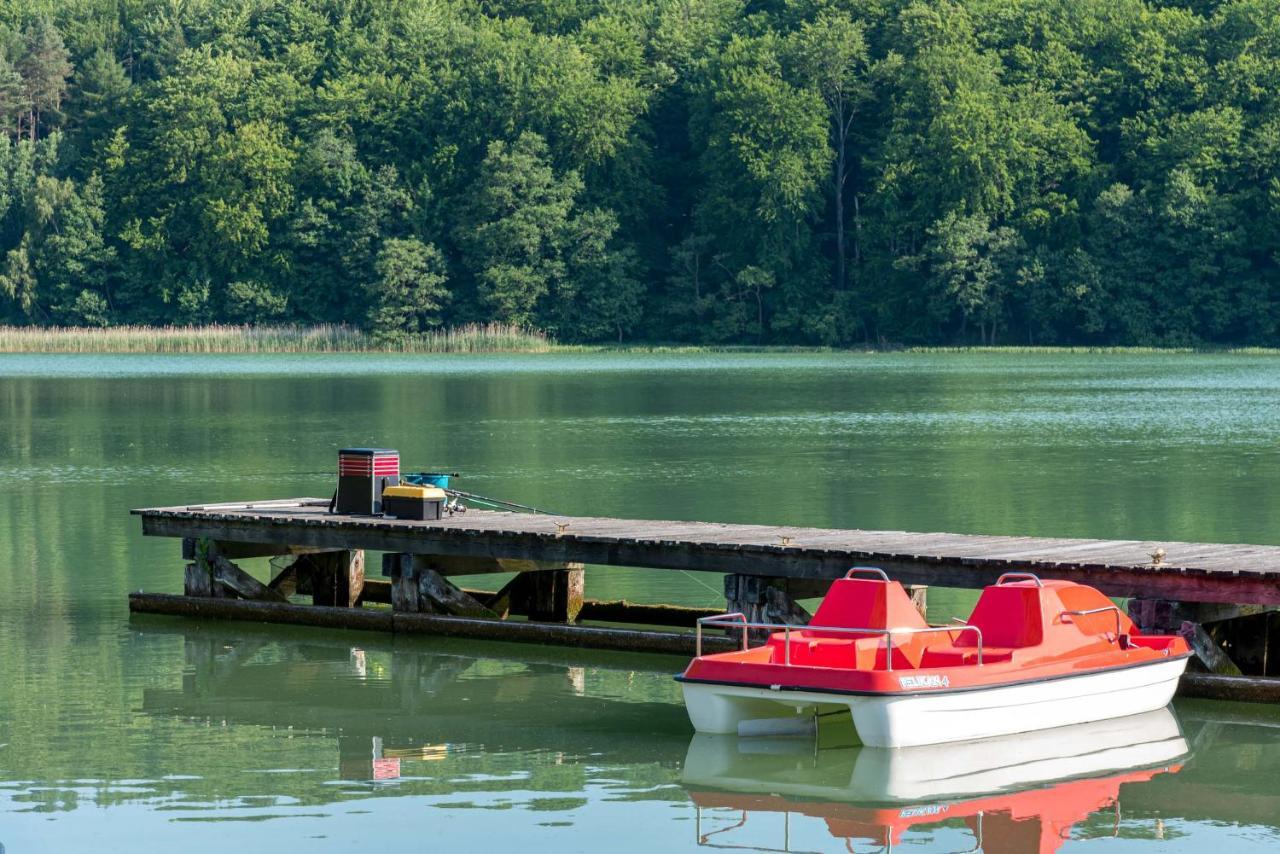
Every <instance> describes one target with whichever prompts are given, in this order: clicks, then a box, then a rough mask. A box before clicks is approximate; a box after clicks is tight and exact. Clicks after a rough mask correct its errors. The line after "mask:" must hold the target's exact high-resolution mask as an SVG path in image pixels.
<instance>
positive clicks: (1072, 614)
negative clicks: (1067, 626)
mask: <svg viewBox="0 0 1280 854" xmlns="http://www.w3.org/2000/svg"><path fill="white" fill-rule="evenodd" d="M1107 611H1113V612H1115V615H1116V640H1117V641H1119V640H1120V628H1121V623H1120V609H1119V608H1118V607H1116V606H1115V605H1106V606H1104V607H1102V608H1089V609H1086V610H1084V611H1063V612H1062V613H1061V614H1059V615H1058V616H1059V617H1088V616H1090V615H1091V614H1103V613H1106V612H1107ZM1070 622H1072V623H1074V622H1075V621H1074V620H1071V621H1070Z"/></svg>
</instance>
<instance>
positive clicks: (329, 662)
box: [142, 623, 688, 782]
mask: <svg viewBox="0 0 1280 854" xmlns="http://www.w3.org/2000/svg"><path fill="white" fill-rule="evenodd" d="M146 630H147V631H148V632H173V633H175V634H180V635H181V636H182V641H183V647H184V660H185V665H186V666H185V668H184V671H183V676H182V684H181V687H180V688H178V687H174V688H147V689H145V690H144V692H143V701H142V711H143V712H144V713H146V714H148V715H151V716H156V717H176V718H183V719H189V720H191V721H193V722H197V723H202V724H204V723H210V722H212V723H217V724H219V725H237V726H250V727H261V728H269V729H270V730H272V731H276V732H282V731H288V732H289V733H292V734H295V735H297V736H299V737H301V736H304V735H309V736H313V737H319V738H321V739H322V740H324V739H333V740H335V741H336V744H337V749H338V763H337V769H338V778H339V779H341V780H344V781H352V782H362V781H368V782H374V781H378V782H382V781H389V780H396V779H400V778H404V777H417V778H423V777H428V776H435V775H437V773H439V772H438V770H434V769H433V766H438V765H439V764H440V763H441V762H442V761H446V760H449V759H450V758H458V757H462V756H463V755H465V757H466V762H467V764H468V766H469V768H472V769H473V770H477V771H479V772H480V773H483V769H477V768H475V766H476V765H477V763H479V764H480V765H483V764H484V757H486V756H492V755H505V756H508V757H510V756H512V755H515V754H523V755H526V756H528V757H529V760H528V762H529V764H530V765H538V764H554V765H558V766H561V767H563V766H564V765H566V764H568V765H572V764H574V763H575V761H576V759H577V758H578V757H584V756H591V755H595V756H601V755H604V756H607V757H608V758H609V761H610V763H611V764H612V763H621V764H623V765H625V764H628V763H632V762H636V763H653V762H655V761H657V762H660V763H665V764H667V765H668V766H669V767H670V768H671V769H672V772H671V773H672V776H673V777H674V773H675V768H676V767H677V765H678V762H679V758H680V756H681V755H682V754H683V750H684V747H685V744H686V739H687V734H688V720H687V718H686V717H685V714H684V710H683V708H681V707H680V705H679V703H678V700H679V694H678V691H677V690H676V687H675V685H674V683H672V682H671V681H670V679H669V672H670V671H671V670H672V669H673V668H672V667H671V665H670V664H669V663H668V662H667V661H665V660H664V659H662V658H654V657H652V656H648V657H646V656H626V655H620V654H611V653H601V652H587V651H580V650H556V649H541V648H538V647H528V646H513V645H510V644H484V643H476V642H472V641H467V642H460V641H459V642H454V641H432V642H430V643H426V644H423V643H417V642H408V643H400V642H388V641H386V640H385V639H380V638H375V637H365V636H362V635H348V636H346V637H342V638H332V637H329V638H326V637H319V636H317V635H316V634H315V633H307V632H296V631H291V630H288V629H279V630H277V629H276V628H273V627H263V628H261V629H258V628H247V627H231V628H225V627H218V626H213V627H208V628H202V629H192V628H189V627H188V628H184V629H182V630H178V629H176V628H174V627H172V626H171V625H168V624H163V623H156V624H153V625H148V626H147V629H146ZM535 770H536V769H535Z"/></svg>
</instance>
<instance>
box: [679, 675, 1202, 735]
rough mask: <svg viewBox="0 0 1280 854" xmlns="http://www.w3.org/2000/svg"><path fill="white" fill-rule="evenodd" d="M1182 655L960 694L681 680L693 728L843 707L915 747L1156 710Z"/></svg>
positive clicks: (709, 729) (719, 729) (862, 725)
mask: <svg viewBox="0 0 1280 854" xmlns="http://www.w3.org/2000/svg"><path fill="white" fill-rule="evenodd" d="M1186 665H1187V660H1186V659H1185V658H1178V659H1171V660H1169V661H1160V662H1157V663H1155V664H1148V665H1144V666H1141V667H1127V668H1122V669H1117V670H1105V671H1102V672H1098V673H1089V674H1085V675H1081V676H1071V677H1066V678H1058V679H1047V680H1042V681H1037V682H1026V683H1023V684H1020V685H1006V686H1001V687H992V688H982V689H977V690H968V691H954V692H933V693H930V692H928V691H921V692H920V693H916V694H892V695H883V696H875V695H845V694H829V693H823V692H820V691H784V690H772V689H770V688H757V687H747V686H740V685H722V684H716V683H707V682H688V681H686V682H682V683H681V686H682V688H683V689H684V702H685V707H686V708H687V709H688V711H689V719H690V720H691V721H692V722H693V726H694V728H695V729H696V730H697V731H698V732H705V733H737V732H738V731H739V724H741V723H742V722H743V721H750V720H755V719H759V718H778V717H810V716H812V715H813V714H814V713H815V712H817V711H830V710H832V709H834V708H838V707H846V708H848V710H849V713H850V715H851V717H852V718H853V725H854V728H855V729H856V730H857V734H858V738H859V740H860V741H861V742H862V743H863V744H865V745H869V746H871V747H916V746H920V745H925V744H942V743H945V742H952V741H969V740H972V739H978V738H990V737H992V736H998V735H1012V734H1015V733H1020V732H1031V731H1033V730H1041V729H1050V728H1052V727H1061V726H1071V725H1072V724H1080V723H1088V722H1090V721H1099V720H1107V719H1109V718H1119V717H1126V716H1128V715H1137V714H1141V713H1143V712H1150V711H1154V710H1156V709H1161V708H1164V707H1165V706H1166V705H1168V704H1169V701H1170V700H1172V699H1173V694H1174V691H1175V690H1176V689H1177V687H1178V678H1179V677H1180V676H1181V675H1182V671H1183V670H1184V669H1185V668H1186Z"/></svg>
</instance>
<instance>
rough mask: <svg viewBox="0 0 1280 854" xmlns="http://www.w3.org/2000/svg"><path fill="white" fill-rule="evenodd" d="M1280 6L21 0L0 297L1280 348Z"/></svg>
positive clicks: (721, 332) (880, 336)
mask: <svg viewBox="0 0 1280 854" xmlns="http://www.w3.org/2000/svg"><path fill="white" fill-rule="evenodd" d="M1278 107H1280V4H1277V3H1276V2H1275V0H1221V2H1218V0H1181V2H1174V0H927V2H924V1H923V0H0V130H2V131H3V132H0V323H8V324H16V325H38V326H62V325H76V326H112V325H118V324H207V323H243V324H253V325H266V324H272V325H291V324H298V325H309V324H320V323H341V324H350V325H353V326H358V327H361V328H363V329H366V330H368V331H369V332H370V333H372V334H373V335H375V336H378V337H380V338H383V339H388V340H390V339H395V338H397V337H402V336H408V335H413V334H415V333H422V332H425V331H428V330H432V329H435V328H438V327H451V326H457V325H460V324H466V323H490V322H499V323H506V324H515V325H519V326H523V327H527V328H530V329H536V330H539V331H542V332H545V333H547V334H548V335H550V336H552V337H553V338H554V339H556V340H558V341H563V342H610V341H623V342H627V341H642V342H643V341H649V342H657V341H661V342H691V343H708V344H712V343H714V344H724V343H729V344H795V345H826V346H838V347H844V346H867V345H870V346H886V345H896V344H942V345H953V344H997V345H999V344H1019V345H1047V344H1084V345H1092V344H1098V345H1150V346H1224V345H1237V344H1247V345H1272V346H1274V345H1278V344H1280V265H1278V264H1277V260H1278V257H1277V256H1278V252H1280V109H1278Z"/></svg>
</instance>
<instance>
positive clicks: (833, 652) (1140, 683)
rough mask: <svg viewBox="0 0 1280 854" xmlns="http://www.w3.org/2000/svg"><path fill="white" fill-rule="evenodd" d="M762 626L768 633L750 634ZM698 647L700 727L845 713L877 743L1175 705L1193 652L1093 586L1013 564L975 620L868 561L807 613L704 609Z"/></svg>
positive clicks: (761, 731)
mask: <svg viewBox="0 0 1280 854" xmlns="http://www.w3.org/2000/svg"><path fill="white" fill-rule="evenodd" d="M708 627H719V628H725V629H730V630H736V631H739V632H741V634H742V638H743V648H742V649H741V650H738V651H734V652H724V653H717V654H709V655H703V654H702V632H703V630H704V629H705V628H708ZM752 633H759V634H765V636H766V637H767V640H765V642H764V644H763V645H761V646H756V647H752V646H751V645H750V637H751V635H752ZM697 647H698V648H697V655H696V656H695V658H694V659H693V661H691V662H690V663H689V666H688V668H686V669H685V671H684V673H683V674H681V675H679V676H677V677H676V679H677V681H679V682H680V683H681V687H682V689H683V691H684V701H685V707H686V708H687V709H688V712H689V718H690V720H691V721H692V722H693V726H694V728H695V729H696V730H697V731H698V732H702V733H737V734H738V735H778V734H788V733H790V734H798V733H803V732H806V731H808V732H813V731H814V730H815V729H816V726H817V723H818V721H819V720H820V719H823V718H826V717H828V716H831V715H833V714H837V713H840V712H843V711H845V710H847V711H848V713H849V718H851V720H852V723H853V727H854V729H855V730H856V735H857V739H858V740H859V741H860V742H861V743H862V744H864V745H868V746H872V747H913V746H918V745H925V744H940V743H944V742H952V741H968V740H971V739H978V738H988V737H991V736H1000V735H1011V734H1014V733H1020V732H1030V731H1033V730H1040V729H1048V728H1050V727H1060V726H1070V725H1073V724H1080V723H1088V722H1090V721H1100V720H1106V719H1109V718H1118V717H1124V716H1126V715H1136V714H1141V713H1143V712H1150V711H1154V710H1156V709H1160V708H1163V707H1164V706H1166V705H1168V703H1169V701H1170V700H1171V699H1172V698H1173V693H1174V690H1175V689H1176V688H1177V685H1178V678H1179V677H1180V676H1181V675H1182V671H1183V670H1184V669H1185V668H1186V665H1187V659H1188V658H1189V657H1190V655H1191V651H1190V649H1189V647H1188V646H1187V643H1186V641H1184V640H1183V639H1182V638H1180V637H1178V636H1176V635H1143V634H1141V633H1140V632H1139V631H1138V629H1137V627H1136V626H1135V625H1134V624H1133V622H1132V621H1131V620H1130V619H1129V618H1128V616H1126V615H1125V614H1124V613H1122V612H1121V610H1120V609H1119V608H1117V607H1116V606H1115V605H1114V604H1113V603H1112V602H1111V600H1109V599H1108V598H1107V597H1105V596H1104V595H1102V593H1100V592H1098V591H1097V590H1095V589H1094V588H1092V587H1087V586H1085V585H1083V584H1075V583H1073V582H1068V581H1041V580H1040V579H1039V578H1037V577H1036V576H1034V575H1031V574H1030V573H1007V574H1005V575H1003V576H1001V577H1000V579H999V580H998V581H997V582H996V583H995V584H993V585H991V586H989V587H987V588H985V589H984V590H983V591H982V595H981V597H980V598H979V599H978V603H977V605H976V606H975V607H974V609H973V613H972V615H971V616H970V617H969V620H968V622H966V623H963V624H958V625H948V626H930V625H928V624H927V623H926V622H925V621H924V618H923V617H921V616H920V613H919V612H918V611H917V610H916V608H915V606H914V605H913V604H912V602H911V599H910V597H909V596H908V595H907V593H906V591H905V590H903V589H902V585H901V584H899V583H898V582H896V581H891V580H889V578H888V576H887V575H885V573H884V572H883V571H882V570H879V569H870V568H864V567H858V568H855V569H852V570H850V571H849V572H848V573H847V574H846V576H845V577H844V578H843V579H839V580H837V581H835V582H833V583H832V585H831V589H830V590H829V591H828V592H827V595H826V597H825V598H824V599H823V601H822V605H821V606H820V607H819V608H818V610H817V612H816V613H815V614H814V616H813V620H812V621H811V623H810V624H809V625H807V626H784V625H773V624H767V623H751V622H749V621H747V619H746V617H745V616H743V615H742V614H722V615H719V616H715V617H705V618H703V619H701V620H699V621H698V644H697Z"/></svg>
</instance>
